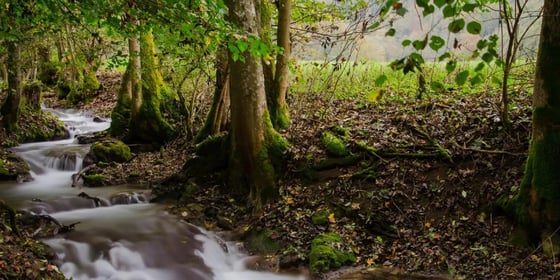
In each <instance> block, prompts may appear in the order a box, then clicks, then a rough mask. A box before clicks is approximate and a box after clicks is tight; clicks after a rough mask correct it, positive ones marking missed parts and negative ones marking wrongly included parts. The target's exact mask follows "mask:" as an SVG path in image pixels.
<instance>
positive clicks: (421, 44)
mask: <svg viewBox="0 0 560 280" xmlns="http://www.w3.org/2000/svg"><path fill="white" fill-rule="evenodd" d="M426 39H427V38H426ZM426 39H424V40H422V41H420V40H414V42H412V46H413V47H414V49H416V50H417V51H420V50H423V49H425V48H426V41H427V40H426Z"/></svg>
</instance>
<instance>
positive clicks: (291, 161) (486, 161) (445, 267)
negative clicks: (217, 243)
mask: <svg viewBox="0 0 560 280" xmlns="http://www.w3.org/2000/svg"><path fill="white" fill-rule="evenodd" d="M102 82H103V83H104V84H105V87H104V90H102V91H100V94H99V96H97V97H96V98H95V99H94V101H93V102H92V103H91V104H89V105H87V106H84V108H85V109H89V110H93V111H95V112H97V113H98V114H100V115H102V116H107V114H108V112H109V111H110V109H108V108H112V105H113V104H114V102H115V96H116V91H115V88H116V87H117V86H118V77H117V76H115V75H109V76H105V78H104V79H103V80H102ZM512 99H513V104H514V106H513V108H512V110H511V127H510V128H509V129H505V128H504V127H503V126H502V123H501V121H500V118H499V111H498V106H497V104H499V103H498V102H499V97H498V96H497V95H491V94H487V93H480V94H468V95H463V94H461V93H459V92H449V93H445V94H444V95H438V96H437V97H436V96H427V97H425V99H423V100H416V99H410V100H409V99H407V98H398V97H397V96H390V95H389V96H387V95H386V96H385V97H384V99H382V100H380V101H379V102H377V103H373V104H371V103H367V102H363V101H355V100H352V99H338V98H334V97H332V96H327V95H317V94H306V95H297V96H294V95H293V96H290V98H289V104H290V114H291V120H292V124H291V126H290V128H289V129H287V130H286V131H281V132H282V134H283V135H284V137H286V139H287V140H289V142H290V143H291V148H290V151H289V154H288V155H287V167H286V169H285V170H284V173H283V174H281V179H280V188H281V199H280V200H279V201H278V202H277V203H273V204H270V205H268V206H266V209H265V211H264V212H263V213H262V214H261V215H257V216H255V215H254V214H253V213H252V212H251V211H250V210H249V209H247V208H246V207H245V205H244V204H243V203H242V202H239V201H236V200H234V199H232V198H230V197H229V196H228V194H227V188H226V186H225V184H224V183H223V182H224V180H223V179H222V177H221V176H219V174H218V175H214V176H206V177H204V178H202V179H198V180H194V179H193V180H189V182H188V184H184V185H181V186H176V187H177V189H178V190H179V191H185V190H187V191H188V192H190V195H182V196H181V195H180V194H177V197H176V199H172V200H169V201H168V203H169V207H168V209H169V211H170V212H173V213H176V214H177V215H179V216H181V217H183V218H184V219H185V220H187V221H190V222H193V223H195V224H197V225H200V226H204V227H206V228H208V229H210V230H214V231H227V232H229V233H231V234H230V235H229V236H230V237H231V238H240V237H244V233H245V232H246V231H247V229H250V228H251V229H256V230H262V229H267V230H268V232H269V236H270V237H272V238H273V239H274V240H275V241H277V242H278V243H279V244H281V246H279V247H278V248H277V249H276V250H275V251H274V252H272V254H273V256H272V257H273V258H276V259H277V260H278V261H277V262H276V261H273V262H271V263H274V264H275V265H276V266H279V269H280V270H282V271H286V270H292V271H293V270H294V268H295V269H296V272H298V271H305V270H306V266H307V263H308V252H309V248H310V243H311V240H312V239H313V238H314V237H315V236H317V235H318V234H319V233H323V232H336V233H338V234H340V235H341V236H342V237H343V239H344V240H345V242H346V246H347V247H348V248H349V249H350V250H351V251H353V252H354V253H355V254H356V256H357V261H356V262H355V263H354V264H353V265H350V267H351V268H350V270H355V269H362V268H366V269H367V268H382V269H384V270H385V271H388V273H392V274H393V275H396V274H398V273H401V272H403V273H420V274H421V275H422V276H418V277H417V278H413V277H412V276H409V277H404V278H402V279H436V278H437V277H440V278H441V279H445V278H446V277H450V278H454V279H556V278H558V277H560V273H559V272H558V271H557V270H558V268H559V267H560V265H559V264H558V261H557V260H556V259H555V258H553V257H547V256H545V255H543V253H542V250H541V248H540V246H539V245H538V244H537V245H536V246H535V247H534V248H524V249H521V248H517V247H514V246H512V245H510V243H509V242H508V238H509V237H510V234H511V233H512V231H513V228H514V226H513V224H512V223H511V222H510V221H509V220H508V219H507V218H506V217H505V216H503V215H500V213H498V212H496V211H495V210H496V206H495V205H496V201H497V199H498V198H499V197H502V196H504V195H510V194H512V193H513V192H514V191H515V188H517V186H519V184H520V181H521V179H522V176H523V166H524V163H525V159H526V152H527V149H528V143H529V136H530V130H531V100H530V98H529V96H528V95H527V94H526V93H518V94H516V95H515V96H512ZM51 104H53V105H56V103H51ZM336 127H343V128H344V131H346V132H347V134H346V136H345V142H346V143H347V144H348V146H349V147H350V149H351V152H352V155H353V156H354V157H353V160H352V161H351V162H352V164H348V161H345V160H343V159H337V160H334V161H332V160H331V161H325V160H326V159H328V158H329V156H328V155H327V153H326V151H325V149H324V147H323V144H322V142H321V138H322V133H323V132H324V131H339V129H336ZM365 146H367V147H369V148H374V149H369V150H366V149H364V148H363V147H365ZM193 151H194V149H193V147H192V144H190V141H188V140H187V139H184V138H181V139H177V140H175V141H173V142H172V143H169V144H168V145H167V146H166V147H165V150H164V151H157V152H142V153H140V152H138V153H136V154H135V157H134V158H133V159H132V160H131V161H130V162H129V163H125V164H122V165H117V166H115V167H113V168H110V169H107V170H106V171H105V172H107V173H108V174H112V178H113V179H114V181H115V183H122V182H128V181H135V182H145V183H148V182H149V183H153V184H154V186H157V185H158V184H159V183H160V182H162V181H164V180H165V179H166V178H168V177H170V176H171V175H173V174H175V173H178V172H179V171H180V170H181V168H182V166H183V164H184V162H185V161H186V160H187V159H188V158H190V157H191V156H192V155H193ZM368 151H369V152H368ZM445 154H447V155H449V156H450V157H446V156H445ZM333 162H334V163H333ZM132 174H134V176H131V175H132ZM318 213H327V214H328V221H327V222H326V223H314V222H313V221H312V218H313V217H314V216H316V215H317V214H318ZM249 249H251V248H249ZM261 251H262V250H261ZM277 268H278V267H276V268H272V269H273V270H274V269H277ZM342 274H344V270H341V271H339V272H337V273H327V274H324V275H317V276H316V278H324V279H327V278H328V279H333V278H336V277H338V276H339V275H342ZM430 275H431V276H430ZM422 277H424V278H422ZM427 277H432V278H427ZM440 278H437V279H440ZM347 279H350V278H347ZM351 279H360V278H351ZM364 279H366V278H365V277H364ZM368 279H375V278H368ZM380 279H383V278H380ZM387 279H394V278H387Z"/></svg>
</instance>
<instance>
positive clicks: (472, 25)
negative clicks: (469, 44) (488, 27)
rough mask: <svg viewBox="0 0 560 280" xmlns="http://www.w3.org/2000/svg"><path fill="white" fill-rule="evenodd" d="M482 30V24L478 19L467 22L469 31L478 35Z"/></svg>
mask: <svg viewBox="0 0 560 280" xmlns="http://www.w3.org/2000/svg"><path fill="white" fill-rule="evenodd" d="M480 31H482V25H481V24H480V23H479V22H477V21H471V22H469V23H468V24H467V32H469V33H471V34H474V35H478V34H480Z"/></svg>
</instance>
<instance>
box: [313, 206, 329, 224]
mask: <svg viewBox="0 0 560 280" xmlns="http://www.w3.org/2000/svg"><path fill="white" fill-rule="evenodd" d="M329 214H330V211H329V209H325V208H319V209H317V211H315V213H314V214H313V216H311V223H313V224H314V225H316V226H324V225H328V224H329Z"/></svg>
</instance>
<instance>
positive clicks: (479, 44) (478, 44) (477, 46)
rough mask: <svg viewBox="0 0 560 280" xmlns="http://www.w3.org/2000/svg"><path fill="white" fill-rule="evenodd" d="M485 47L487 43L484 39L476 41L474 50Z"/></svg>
mask: <svg viewBox="0 0 560 280" xmlns="http://www.w3.org/2000/svg"><path fill="white" fill-rule="evenodd" d="M486 46H488V41H487V40H486V39H482V40H478V43H476V48H477V49H479V50H482V49H484V48H486Z"/></svg>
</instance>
